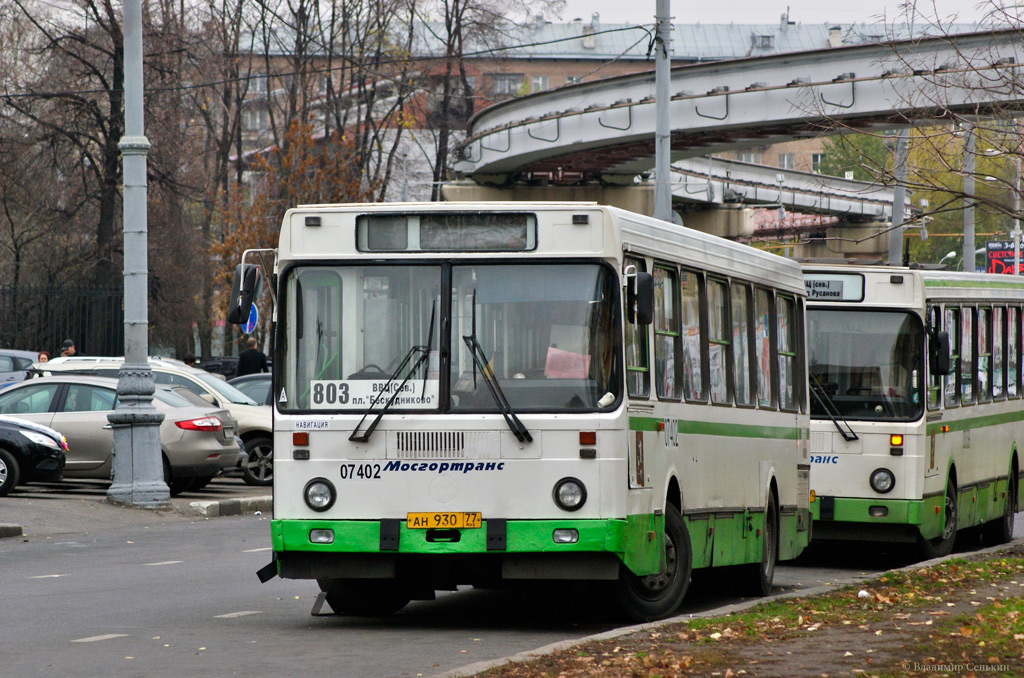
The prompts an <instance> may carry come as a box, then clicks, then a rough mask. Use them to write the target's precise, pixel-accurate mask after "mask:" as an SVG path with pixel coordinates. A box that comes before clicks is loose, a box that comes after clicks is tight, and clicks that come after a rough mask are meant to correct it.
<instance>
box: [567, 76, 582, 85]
mask: <svg viewBox="0 0 1024 678" xmlns="http://www.w3.org/2000/svg"><path fill="white" fill-rule="evenodd" d="M578 82H583V76H582V75H567V76H565V84H566V85H575V84H576V83H578Z"/></svg>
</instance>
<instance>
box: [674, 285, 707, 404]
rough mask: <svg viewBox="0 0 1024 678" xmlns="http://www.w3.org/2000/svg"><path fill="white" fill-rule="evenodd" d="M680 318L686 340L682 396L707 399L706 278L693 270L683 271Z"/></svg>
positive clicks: (694, 399) (680, 286)
mask: <svg viewBox="0 0 1024 678" xmlns="http://www.w3.org/2000/svg"><path fill="white" fill-rule="evenodd" d="M679 290H680V295H679V296H680V304H679V307H680V317H681V319H682V331H681V334H682V343H683V356H682V357H683V396H684V397H685V398H686V399H687V400H692V401H698V402H704V401H706V400H707V388H706V386H705V384H706V383H707V382H706V377H707V373H708V370H707V358H706V357H705V356H706V353H705V351H704V335H705V332H704V328H703V322H702V320H703V315H704V314H703V313H702V310H703V308H704V306H705V305H706V303H707V302H706V300H705V292H704V277H703V276H702V275H700V274H699V273H696V272H694V271H683V273H682V275H681V276H680V279H679Z"/></svg>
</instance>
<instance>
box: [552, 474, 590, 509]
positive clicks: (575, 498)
mask: <svg viewBox="0 0 1024 678" xmlns="http://www.w3.org/2000/svg"><path fill="white" fill-rule="evenodd" d="M552 496H553V498H554V500H555V504H557V505H558V508H560V509H563V510H565V511H578V510H579V509H580V508H581V507H582V506H583V505H584V504H585V503H587V488H586V486H585V485H584V484H583V481H582V480H578V479H576V478H562V479H561V480H559V481H558V482H557V483H555V489H554V492H552Z"/></svg>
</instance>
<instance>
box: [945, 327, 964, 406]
mask: <svg viewBox="0 0 1024 678" xmlns="http://www.w3.org/2000/svg"><path fill="white" fill-rule="evenodd" d="M959 316H960V311H959V309H955V308H947V309H946V332H948V333H949V374H947V375H946V389H945V399H946V407H953V406H955V405H956V404H957V403H958V402H960V398H959V395H960V394H959V392H958V391H957V389H956V375H957V372H958V371H959V370H960V366H959V364H958V358H959V355H958V346H959V345H960V317H959Z"/></svg>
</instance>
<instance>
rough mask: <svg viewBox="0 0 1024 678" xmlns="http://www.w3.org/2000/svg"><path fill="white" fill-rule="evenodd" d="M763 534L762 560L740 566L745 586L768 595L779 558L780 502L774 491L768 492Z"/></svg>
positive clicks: (751, 591) (762, 594)
mask: <svg viewBox="0 0 1024 678" xmlns="http://www.w3.org/2000/svg"><path fill="white" fill-rule="evenodd" d="M761 534H762V540H761V562H759V563H751V564H750V565H741V566H740V569H741V571H742V572H743V574H742V581H743V584H744V585H745V586H744V588H746V590H747V592H748V593H749V594H750V595H753V596H767V595H768V594H769V593H771V591H772V584H773V583H774V582H775V563H776V562H777V561H778V559H779V558H778V556H779V503H778V501H777V500H776V499H775V493H774V492H770V493H769V494H768V505H767V506H766V507H765V510H764V528H763V530H762V533H761Z"/></svg>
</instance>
